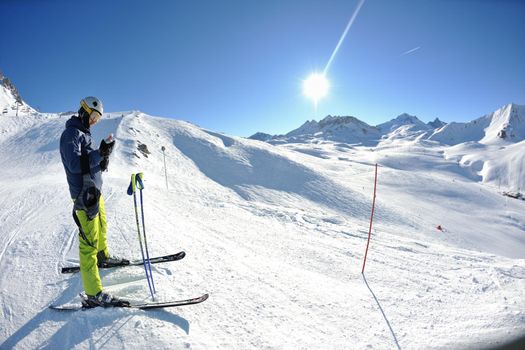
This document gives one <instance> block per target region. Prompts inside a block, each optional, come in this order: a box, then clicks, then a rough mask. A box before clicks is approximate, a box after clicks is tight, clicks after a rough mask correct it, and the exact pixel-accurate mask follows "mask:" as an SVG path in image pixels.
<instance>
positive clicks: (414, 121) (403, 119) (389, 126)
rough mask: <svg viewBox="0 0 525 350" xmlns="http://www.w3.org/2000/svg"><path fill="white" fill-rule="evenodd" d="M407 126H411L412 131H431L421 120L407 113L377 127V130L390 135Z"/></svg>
mask: <svg viewBox="0 0 525 350" xmlns="http://www.w3.org/2000/svg"><path fill="white" fill-rule="evenodd" d="M405 125H411V127H410V129H412V130H428V129H429V126H428V125H427V124H425V123H423V122H422V121H421V120H419V118H418V117H416V116H413V115H410V114H407V113H403V114H401V115H399V116H397V117H396V118H394V119H392V120H390V121H388V122H386V123H383V124H379V125H377V128H378V129H379V130H381V132H382V133H389V132H391V131H394V130H396V129H397V128H399V127H401V126H405Z"/></svg>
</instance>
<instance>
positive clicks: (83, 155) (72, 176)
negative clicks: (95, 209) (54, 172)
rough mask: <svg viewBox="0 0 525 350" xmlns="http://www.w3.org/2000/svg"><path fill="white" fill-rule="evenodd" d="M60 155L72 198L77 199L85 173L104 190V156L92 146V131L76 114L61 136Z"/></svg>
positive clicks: (100, 189) (68, 122)
mask: <svg viewBox="0 0 525 350" xmlns="http://www.w3.org/2000/svg"><path fill="white" fill-rule="evenodd" d="M60 155H61V156H62V164H63V165H64V169H65V170H66V177H67V183H68V184H69V192H70V193H71V198H72V199H76V198H77V197H78V195H79V194H80V191H81V190H82V184H83V181H82V175H83V174H87V173H89V174H90V175H91V178H92V179H93V181H94V182H95V186H96V187H97V188H98V190H99V191H102V170H101V169H100V161H101V160H102V157H101V156H100V153H99V151H98V149H94V148H93V146H92V142H91V132H90V131H89V129H88V128H86V127H85V126H84V125H83V124H82V121H81V120H80V118H79V117H77V116H75V115H74V116H72V117H71V119H69V120H68V121H67V122H66V130H64V132H62V136H61V137H60Z"/></svg>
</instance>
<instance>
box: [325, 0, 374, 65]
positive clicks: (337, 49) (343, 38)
mask: <svg viewBox="0 0 525 350" xmlns="http://www.w3.org/2000/svg"><path fill="white" fill-rule="evenodd" d="M364 3H365V0H359V3H358V4H357V7H356V9H355V10H354V13H353V14H352V17H350V20H349V21H348V24H347V25H346V28H345V31H344V32H343V35H341V38H340V39H339V42H338V43H337V46H336V47H335V49H334V52H332V56H330V59H329V60H328V63H327V64H326V66H325V67H324V70H323V75H326V73H327V72H328V69H329V68H330V65H331V64H332V61H333V60H334V57H335V55H336V54H337V51H339V47H341V44H342V43H343V40H345V37H346V34H348V31H349V30H350V27H351V26H352V24H353V23H354V20H355V18H356V17H357V14H358V13H359V10H361V7H362V6H363V4H364Z"/></svg>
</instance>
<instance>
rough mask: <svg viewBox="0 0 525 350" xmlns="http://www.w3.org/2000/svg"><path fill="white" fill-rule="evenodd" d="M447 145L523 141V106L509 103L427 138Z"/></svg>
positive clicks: (453, 124)
mask: <svg viewBox="0 0 525 350" xmlns="http://www.w3.org/2000/svg"><path fill="white" fill-rule="evenodd" d="M429 140H434V141H439V142H441V143H444V144H447V145H457V144H459V143H464V142H469V141H477V142H481V143H484V144H490V143H497V142H502V141H506V142H520V141H523V140H525V106H520V105H516V104H513V103H510V104H508V105H506V106H503V107H502V108H500V109H498V110H496V111H495V112H493V113H491V114H487V115H485V116H483V117H481V118H478V119H475V120H473V121H471V122H468V123H450V124H447V125H445V126H443V127H442V128H440V129H438V130H436V132H435V133H434V134H433V135H431V136H430V137H429Z"/></svg>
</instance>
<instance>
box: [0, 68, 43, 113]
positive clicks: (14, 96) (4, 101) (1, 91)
mask: <svg viewBox="0 0 525 350" xmlns="http://www.w3.org/2000/svg"><path fill="white" fill-rule="evenodd" d="M34 112H35V110H34V109H33V108H32V107H31V106H29V105H28V104H27V103H26V102H24V100H23V99H22V96H20V93H19V92H18V89H17V88H16V86H15V85H14V84H13V83H12V82H11V80H9V78H7V77H6V76H5V75H4V74H3V73H2V71H0V115H9V114H18V115H21V114H32V113H34Z"/></svg>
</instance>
